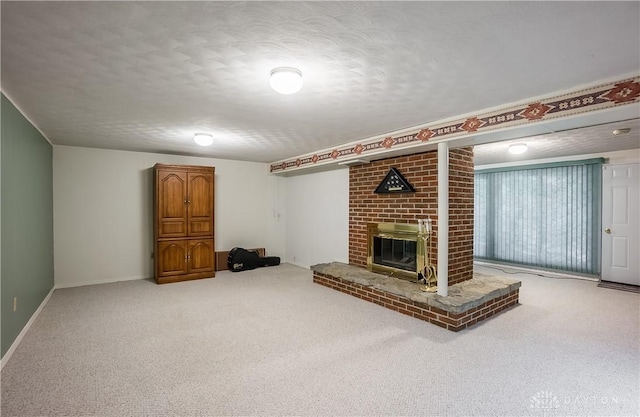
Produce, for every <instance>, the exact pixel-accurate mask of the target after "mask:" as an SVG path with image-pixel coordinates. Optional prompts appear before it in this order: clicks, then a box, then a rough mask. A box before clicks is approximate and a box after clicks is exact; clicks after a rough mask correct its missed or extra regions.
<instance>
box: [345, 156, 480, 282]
mask: <svg viewBox="0 0 640 417" xmlns="http://www.w3.org/2000/svg"><path fill="white" fill-rule="evenodd" d="M437 166H438V152H437V151H430V152H423V153H419V154H414V155H409V156H402V157H395V158H387V159H382V160H379V161H374V162H371V163H369V164H364V165H360V166H354V167H350V168H349V263H350V264H352V265H357V266H363V267H366V265H367V244H368V242H367V224H368V223H411V224H416V223H417V221H418V219H426V218H427V217H431V219H433V232H434V233H433V236H432V239H431V242H430V250H431V262H432V263H434V264H436V263H437V257H438V251H437V247H438V216H437V208H438V177H437V175H438V170H437ZM391 168H396V169H397V170H398V171H399V172H400V173H401V174H402V175H403V176H404V177H405V179H406V180H407V182H409V183H410V184H411V185H412V186H413V187H414V188H415V190H416V192H415V193H401V194H375V193H374V190H375V189H376V187H377V186H378V184H380V182H381V181H382V180H383V179H384V178H385V176H386V175H387V173H388V172H389V170H390V169H391ZM448 273H449V285H453V284H456V283H459V282H463V281H466V280H469V279H471V278H472V277H473V149H472V148H460V149H451V150H450V151H449V271H448Z"/></svg>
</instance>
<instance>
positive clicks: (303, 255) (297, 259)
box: [284, 168, 349, 267]
mask: <svg viewBox="0 0 640 417" xmlns="http://www.w3.org/2000/svg"><path fill="white" fill-rule="evenodd" d="M285 180H286V196H284V199H285V200H286V233H287V234H286V247H287V250H286V260H287V262H289V263H292V264H295V265H299V266H302V267H309V266H311V265H314V264H318V263H325V262H332V261H339V262H345V263H347V262H348V261H349V169H348V168H339V169H335V170H331V171H325V172H319V173H309V174H299V175H296V176H292V177H287V178H285Z"/></svg>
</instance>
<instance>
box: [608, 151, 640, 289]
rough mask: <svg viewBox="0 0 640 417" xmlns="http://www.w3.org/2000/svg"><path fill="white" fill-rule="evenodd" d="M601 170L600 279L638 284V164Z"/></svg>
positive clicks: (639, 194) (639, 201) (639, 272)
mask: <svg viewBox="0 0 640 417" xmlns="http://www.w3.org/2000/svg"><path fill="white" fill-rule="evenodd" d="M602 172H603V176H602V276H601V279H602V280H603V281H612V282H620V283H623V284H633V285H640V261H639V259H640V244H639V241H640V220H639V218H640V192H639V191H640V164H637V163H636V164H620V165H605V166H604V168H603V171H602Z"/></svg>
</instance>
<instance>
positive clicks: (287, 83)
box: [269, 67, 302, 94]
mask: <svg viewBox="0 0 640 417" xmlns="http://www.w3.org/2000/svg"><path fill="white" fill-rule="evenodd" d="M269 84H270V85H271V88H273V89H274V90H276V92H278V93H280V94H293V93H297V92H298V91H300V89H301V88H302V72H300V70H298V69H296V68H291V67H280V68H275V69H273V70H272V71H271V79H270V80H269Z"/></svg>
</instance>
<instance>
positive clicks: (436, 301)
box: [311, 262, 521, 332]
mask: <svg viewBox="0 0 640 417" xmlns="http://www.w3.org/2000/svg"><path fill="white" fill-rule="evenodd" d="M311 270H312V271H313V281H314V282H315V283H317V284H320V285H324V286H326V287H329V288H333V289H335V290H338V291H341V292H344V293H347V294H350V295H352V296H354V297H357V298H360V299H362V300H365V301H369V302H371V303H375V304H378V305H380V306H382V307H385V308H388V309H391V310H394V311H397V312H399V313H402V314H406V315H408V316H412V317H415V318H417V319H420V320H424V321H428V322H429V323H433V324H436V325H438V326H440V327H443V328H445V329H447V330H451V331H455V332H457V331H460V330H462V329H465V328H467V327H469V326H473V325H474V324H476V323H478V322H480V321H482V320H485V319H487V318H489V317H491V316H493V315H495V314H496V313H498V312H500V311H503V310H505V309H507V308H509V307H512V306H514V305H517V304H518V297H519V289H520V285H521V282H520V281H516V280H512V279H508V278H503V277H496V276H490V275H484V274H478V273H474V275H473V278H472V279H470V280H466V281H463V282H460V283H457V284H453V285H450V286H449V295H448V296H446V297H443V296H441V295H438V294H432V293H426V292H422V291H420V289H419V285H418V284H416V283H413V282H409V281H406V280H401V279H398V278H392V277H388V276H386V275H381V274H376V273H373V272H370V271H367V270H366V269H364V268H361V267H357V266H353V265H347V264H343V263H340V262H332V263H328V264H318V265H313V266H312V267H311Z"/></svg>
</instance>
